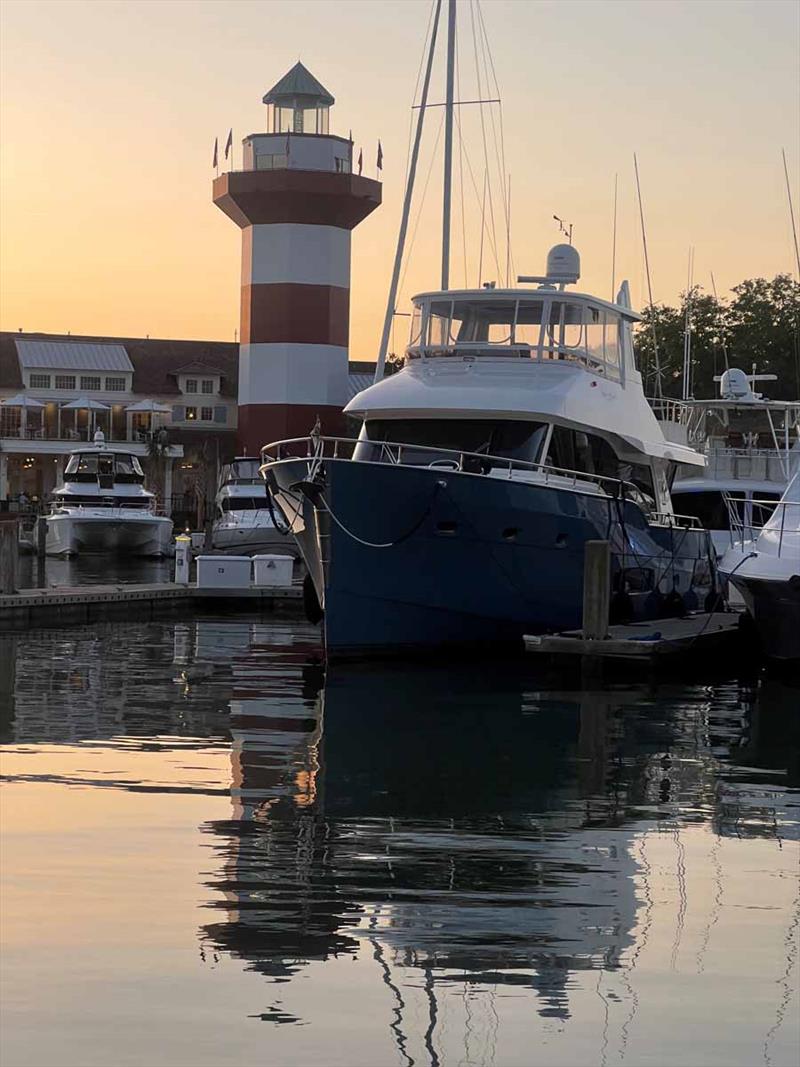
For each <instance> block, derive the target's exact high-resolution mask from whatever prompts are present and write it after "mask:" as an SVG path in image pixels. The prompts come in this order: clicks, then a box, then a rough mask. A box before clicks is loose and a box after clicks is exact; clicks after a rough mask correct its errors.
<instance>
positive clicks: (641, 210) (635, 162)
mask: <svg viewBox="0 0 800 1067" xmlns="http://www.w3.org/2000/svg"><path fill="white" fill-rule="evenodd" d="M633 168H634V171H635V172H636V193H637V196H638V198H639V217H640V219H641V223H642V247H643V248H644V264H645V270H646V272H647V298H648V300H649V302H650V323H651V325H652V328H653V358H654V360H655V376H656V386H655V388H656V396H657V397H659V398H660V397H661V396H662V392H661V363H660V361H659V358H658V337H657V334H656V319H655V313H654V308H653V286H652V283H651V279H650V257H649V256H648V254H647V234H646V232H645V228H644V207H643V205H642V187H641V185H640V183H639V161H638V160H637V158H636V153H635V152H634V153H633Z"/></svg>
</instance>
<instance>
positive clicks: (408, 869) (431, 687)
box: [0, 618, 800, 1067]
mask: <svg viewBox="0 0 800 1067" xmlns="http://www.w3.org/2000/svg"><path fill="white" fill-rule="evenodd" d="M595 684H596V683H595ZM798 705H800V689H798V688H792V686H791V685H790V684H788V683H787V682H785V681H783V682H782V681H779V680H775V679H769V678H766V677H762V678H755V679H749V680H746V681H740V680H736V679H735V678H730V679H723V680H720V681H717V682H714V683H713V684H707V685H699V684H696V683H694V682H680V681H677V680H674V681H671V682H670V683H668V684H661V685H655V684H649V683H632V682H631V683H628V684H622V683H615V684H613V685H612V684H609V685H607V686H606V687H605V688H599V687H597V688H593V689H592V688H590V689H581V688H580V680H579V678H577V677H569V676H568V677H564V676H563V675H562V676H560V677H559V676H555V675H545V674H542V673H537V670H536V669H534V667H533V666H532V665H523V666H522V667H510V666H508V665H506V664H503V665H496V664H495V665H492V664H486V665H476V666H475V667H464V666H459V667H458V668H449V669H435V668H426V669H416V668H409V667H406V666H403V667H401V666H395V667H391V668H377V667H373V668H370V669H364V668H361V669H356V668H348V669H344V668H342V669H336V670H335V671H334V672H333V673H331V674H330V675H329V676H328V677H327V678H325V676H324V675H323V672H322V670H321V668H320V665H319V655H318V645H317V634H316V632H315V631H314V630H312V629H311V628H309V627H306V626H304V625H300V624H296V623H286V622H284V621H271V622H259V621H254V620H249V619H237V620H230V619H217V620H215V619H212V618H209V619H200V620H197V621H193V622H188V623H174V622H170V623H163V624H160V623H148V624H127V625H97V626H92V627H87V628H83V629H82V628H75V629H71V630H68V631H67V630H64V631H47V632H43V633H25V634H22V635H20V636H19V637H16V638H9V637H4V638H3V637H0V710H2V721H1V724H0V726H1V728H2V740H3V742H4V744H3V755H2V769H3V772H4V775H5V779H6V781H5V784H4V786H3V788H2V805H1V806H0V814H2V820H3V829H4V835H3V853H2V861H3V862H2V878H3V883H2V913H1V914H2V923H3V938H4V946H3V956H2V981H3V1007H2V1020H1V1021H2V1026H1V1027H0V1041H1V1042H2V1063H3V1067H28V1065H30V1067H34V1065H35V1067H40V1065H43V1064H51V1063H53V1064H56V1063H57V1064H70V1065H71V1064H74V1065H76V1067H77V1065H81V1067H90V1065H95V1064H97V1065H100V1064H108V1063H114V1064H126V1065H127V1064H129V1065H134V1064H136V1065H139V1064H148V1065H150V1064H169V1065H172V1067H182V1065H184V1064H185V1065H187V1067H188V1065H190V1064H208V1065H228V1064H247V1065H250V1064H253V1065H255V1064H270V1065H283V1064H297V1065H305V1064H315V1065H329V1064H331V1065H332V1064H343V1065H344V1064H348V1065H349V1064H353V1065H362V1064H363V1065H379V1067H380V1065H383V1064H400V1065H402V1064H412V1063H414V1064H420V1065H424V1064H431V1065H437V1064H443V1065H444V1064H454V1065H455V1064H459V1065H461V1064H464V1065H467V1064H486V1065H489V1064H496V1065H498V1067H506V1065H548V1067H549V1065H551V1064H554V1065H556V1064H563V1065H583V1064H586V1065H596V1064H601V1065H611V1064H619V1063H624V1064H629V1065H638V1064H642V1065H644V1064H653V1065H664V1064H696V1063H702V1064H720V1065H721V1064H725V1065H728V1064H742V1065H748V1067H749V1065H752V1064H766V1065H769V1064H774V1065H780V1064H793V1063H794V1062H796V1059H797V1055H798V1042H797V1036H798V1025H797V1022H798V1012H799V1011H800V1006H799V1005H798V972H797V967H798V882H797V873H798V857H799V855H800V851H799V849H798V837H800V834H798V815H799V814H800V809H799V808H798V797H799V796H800V793H799V792H798V786H800V755H799V754H798V730H799V726H798V723H799V718H798Z"/></svg>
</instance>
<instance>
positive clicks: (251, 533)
mask: <svg viewBox="0 0 800 1067" xmlns="http://www.w3.org/2000/svg"><path fill="white" fill-rule="evenodd" d="M211 545H212V547H213V549H214V551H215V552H222V553H224V554H226V555H233V556H254V555H257V554H259V553H262V552H263V553H273V554H274V555H276V556H292V557H293V558H296V557H297V556H298V554H299V552H298V548H297V545H296V544H295V542H294V538H292V537H291V536H288V537H287V536H284V535H283V534H281V533H279V532H278V531H277V530H276V529H274V527H265V526H251V527H244V528H243V527H238V528H235V527H230V526H223V527H220V526H217V525H216V524H215V525H214V528H213V530H212V532H211Z"/></svg>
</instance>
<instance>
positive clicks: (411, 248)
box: [397, 111, 444, 293]
mask: <svg viewBox="0 0 800 1067" xmlns="http://www.w3.org/2000/svg"><path fill="white" fill-rule="evenodd" d="M443 127H444V111H443V112H442V114H441V117H440V118H439V129H438V131H437V133H436V140H435V141H434V142H433V152H432V154H431V161H430V165H429V166H428V173H427V175H426V177H425V184H424V185H423V187H422V196H421V197H420V201H419V208H418V209H417V218H416V221H415V222H414V227H413V229H412V231H411V240H410V241H409V243H408V252H406V255H405V263H404V264H403V272H402V274H401V275H400V284H399V285H398V287H397V291H398V292H399V293H400V292H402V291H403V285H404V283H405V280H406V274H407V273H408V268H409V266H410V264H411V253H412V252H413V251H414V241H415V240H416V237H417V230H418V229H419V223H420V219H421V218H422V209H423V207H424V206H425V196H426V194H427V192H428V186H429V185H430V181H431V174H433V165H434V163H435V162H436V152H437V151H438V148H439V141H440V140H441V136H442V129H443Z"/></svg>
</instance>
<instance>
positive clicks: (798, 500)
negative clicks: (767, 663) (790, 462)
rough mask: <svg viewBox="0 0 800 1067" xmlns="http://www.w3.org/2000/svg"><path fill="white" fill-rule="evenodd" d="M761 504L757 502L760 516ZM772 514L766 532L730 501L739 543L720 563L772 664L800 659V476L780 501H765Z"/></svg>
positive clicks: (732, 519) (764, 526) (766, 509)
mask: <svg viewBox="0 0 800 1067" xmlns="http://www.w3.org/2000/svg"><path fill="white" fill-rule="evenodd" d="M761 506H762V503H761V502H759V501H753V509H754V511H756V510H757V509H758V508H759V507H761ZM763 508H764V510H765V511H766V512H770V511H771V514H770V515H769V518H768V519H767V521H766V522H765V523H764V525H763V526H762V527H761V529H760V530H759V529H754V528H753V525H752V519H751V522H750V523H749V524H748V523H746V522H744V521H742V519H741V516H740V512H739V509H738V507H737V502H736V501H735V500H729V512H730V517H731V530H732V532H733V535H734V537H735V538H736V540H735V542H734V544H733V546H732V547H731V548H729V549H728V551H727V552H726V553H725V555H724V556H723V557H722V559H721V560H720V564H719V570H720V573H721V574H722V576H723V577H724V578H727V579H728V581H729V582H731V583H732V584H733V585H734V586H735V588H736V589H738V591H739V592H740V593H741V594H742V597H743V598H744V602H745V605H746V607H747V610H748V612H749V613H750V615H751V616H752V618H753V620H754V622H755V624H756V626H757V627H758V631H759V635H760V637H761V642H762V645H763V647H764V652H765V653H766V655H767V656H768V657H769V658H770V659H778V660H800V472H798V473H797V474H795V476H794V477H793V478H792V480H791V482H790V483H789V486H788V488H787V489H786V492H785V493H784V494H783V497H782V498H781V500H780V502H779V503H778V504H777V505H775V504H774V503H773V502H772V501H771V500H769V501H764V502H763Z"/></svg>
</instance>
